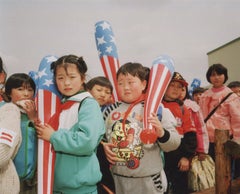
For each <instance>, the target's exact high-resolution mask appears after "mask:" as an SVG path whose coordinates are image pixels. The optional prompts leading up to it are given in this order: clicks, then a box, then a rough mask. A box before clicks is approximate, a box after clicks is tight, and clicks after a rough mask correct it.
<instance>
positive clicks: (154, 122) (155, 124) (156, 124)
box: [148, 113, 164, 137]
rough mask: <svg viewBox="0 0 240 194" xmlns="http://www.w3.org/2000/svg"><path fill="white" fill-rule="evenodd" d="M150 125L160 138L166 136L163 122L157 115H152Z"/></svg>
mask: <svg viewBox="0 0 240 194" xmlns="http://www.w3.org/2000/svg"><path fill="white" fill-rule="evenodd" d="M148 123H150V124H151V125H152V127H153V128H154V129H155V131H156V133H157V136H158V137H162V136H163V135H164V129H163V127H162V124H161V122H160V121H159V120H158V117H157V114H155V113H152V114H151V116H150V117H148Z"/></svg>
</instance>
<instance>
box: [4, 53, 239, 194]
mask: <svg viewBox="0 0 240 194" xmlns="http://www.w3.org/2000/svg"><path fill="white" fill-rule="evenodd" d="M0 59H1V58H0ZM51 70H52V72H53V78H54V83H55V84H56V87H57V90H58V91H59V93H60V94H61V97H62V98H61V107H60V109H59V110H58V111H57V112H56V113H55V114H54V115H53V116H52V117H51V119H50V120H49V122H48V123H43V122H42V121H41V120H40V119H39V117H38V112H37V108H36V104H35V103H36V98H35V93H36V85H35V82H34V80H33V79H32V78H31V76H29V75H27V74H25V73H14V74H12V75H10V76H9V77H7V74H6V71H5V70H4V66H3V60H2V59H1V60H0V96H1V103H0V156H1V157H0V193H1V194H19V193H20V194H37V185H38V181H37V174H38V171H37V167H36V166H37V157H36V156H37V154H36V153H37V149H36V147H34V148H33V149H32V150H33V152H34V153H35V154H33V155H32V157H33V160H34V161H35V162H34V165H33V168H32V169H31V173H29V174H26V175H23V174H22V172H20V171H21V169H22V168H19V167H18V165H19V163H21V161H19V160H21V159H22V158H23V157H21V155H24V154H23V150H24V147H26V146H28V141H31V140H30V138H29V139H28V138H27V137H26V134H28V135H29V134H31V137H32V138H33V140H32V142H34V143H36V144H37V141H36V138H39V139H42V140H44V141H47V142H49V143H50V144H51V145H52V148H53V151H54V153H55V157H56V158H55V163H54V169H53V170H54V182H53V191H52V193H56V194H57V193H58V194H60V193H61V194H77V193H78V194H80V193H81V194H90V193H91V194H97V193H98V194H115V193H116V194H129V193H132V194H135V193H136V194H141V193H142V194H145V193H152V194H157V193H158V194H188V193H191V192H194V190H191V188H189V185H188V184H189V180H188V171H189V169H190V168H191V160H192V158H193V157H195V156H197V157H198V160H200V161H204V160H205V158H206V156H207V155H210V156H211V157H212V159H213V160H215V150H214V146H215V129H223V130H228V131H229V135H230V139H233V140H239V139H240V111H239V110H240V82H239V81H234V82H230V83H229V84H228V85H225V84H226V82H227V81H228V72H227V68H226V67H224V65H222V64H213V65H211V66H210V67H209V68H208V70H207V72H206V79H207V81H208V82H209V83H210V84H211V86H210V87H198V88H195V89H194V90H193V92H192V95H191V96H190V94H189V92H188V83H187V81H186V80H185V79H184V77H183V76H182V74H181V73H179V72H174V74H173V75H172V77H171V80H170V83H169V84H168V87H167V89H166V91H165V93H164V96H163V100H162V102H161V104H159V108H158V112H157V113H155V112H152V113H151V115H148V117H147V118H146V119H147V122H148V123H149V124H150V125H151V126H152V129H153V134H151V135H153V136H154V138H155V141H154V143H145V142H144V141H143V140H142V138H143V136H144V135H145V136H146V135H149V136H150V134H143V133H141V132H142V131H143V126H144V116H145V115H144V102H145V99H146V91H147V87H148V81H149V76H150V69H149V68H148V67H146V66H144V65H142V64H141V63H137V62H128V63H125V64H123V65H121V66H120V68H119V69H118V70H117V72H116V80H117V85H116V86H113V85H112V83H111V82H110V81H109V80H108V79H107V78H106V77H104V76H96V77H94V78H92V79H90V80H87V79H86V73H87V70H88V67H87V63H86V62H85V60H84V59H83V57H79V56H76V55H64V56H62V57H60V58H59V59H57V60H56V61H55V62H53V63H52V64H51ZM114 87H116V88H114ZM114 89H116V91H117V93H118V96H119V99H120V100H118V101H116V102H114V101H113V96H112V95H113V90H114ZM223 99H224V101H223ZM44 106H48V105H44ZM215 107H217V108H215ZM34 138H35V139H34ZM32 142H31V143H32ZM31 143H30V142H29V145H30V144H31ZM237 178H240V161H239V159H236V158H233V159H232V179H237Z"/></svg>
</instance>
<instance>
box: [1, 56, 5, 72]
mask: <svg viewBox="0 0 240 194" xmlns="http://www.w3.org/2000/svg"><path fill="white" fill-rule="evenodd" d="M0 73H5V74H6V71H5V69H4V64H3V61H2V58H1V57H0Z"/></svg>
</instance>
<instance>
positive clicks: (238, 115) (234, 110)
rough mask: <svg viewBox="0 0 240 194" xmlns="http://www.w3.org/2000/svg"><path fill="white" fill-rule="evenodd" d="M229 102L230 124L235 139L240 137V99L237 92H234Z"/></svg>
mask: <svg viewBox="0 0 240 194" xmlns="http://www.w3.org/2000/svg"><path fill="white" fill-rule="evenodd" d="M229 98H230V100H231V101H230V102H229V113H230V125H231V130H232V133H233V138H234V139H239V138H240V122H239V121H240V111H239V110H240V99H239V97H238V96H237V95H236V94H232V95H231V96H230V97H229Z"/></svg>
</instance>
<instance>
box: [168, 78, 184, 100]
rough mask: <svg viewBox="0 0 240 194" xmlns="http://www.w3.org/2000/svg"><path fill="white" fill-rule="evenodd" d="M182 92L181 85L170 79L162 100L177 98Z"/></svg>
mask: <svg viewBox="0 0 240 194" xmlns="http://www.w3.org/2000/svg"><path fill="white" fill-rule="evenodd" d="M182 92H183V85H182V84H181V83H180V82H177V81H171V82H170V84H169V85H168V87H167V90H166V92H165V95H164V100H167V101H173V100H176V99H179V98H180V96H181V94H182Z"/></svg>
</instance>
